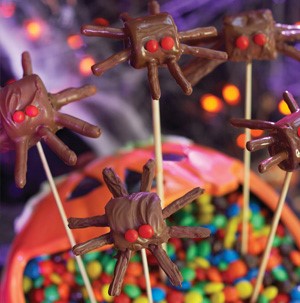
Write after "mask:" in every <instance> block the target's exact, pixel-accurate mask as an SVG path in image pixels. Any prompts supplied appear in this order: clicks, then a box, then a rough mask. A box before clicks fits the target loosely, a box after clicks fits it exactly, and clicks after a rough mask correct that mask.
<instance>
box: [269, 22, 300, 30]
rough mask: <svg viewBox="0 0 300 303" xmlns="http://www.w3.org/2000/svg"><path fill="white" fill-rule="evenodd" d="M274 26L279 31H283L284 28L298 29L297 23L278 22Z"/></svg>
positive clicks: (299, 28) (299, 27)
mask: <svg viewBox="0 0 300 303" xmlns="http://www.w3.org/2000/svg"><path fill="white" fill-rule="evenodd" d="M275 28H276V29H277V30H279V31H284V30H290V31H292V30H300V26H299V25H291V24H280V23H276V24H275Z"/></svg>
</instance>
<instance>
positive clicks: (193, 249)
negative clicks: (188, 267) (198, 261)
mask: <svg viewBox="0 0 300 303" xmlns="http://www.w3.org/2000/svg"><path fill="white" fill-rule="evenodd" d="M197 251H198V250H197V246H196V245H191V246H189V248H188V249H187V252H186V259H187V261H193V260H194V259H195V257H196V256H197Z"/></svg>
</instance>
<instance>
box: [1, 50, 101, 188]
mask: <svg viewBox="0 0 300 303" xmlns="http://www.w3.org/2000/svg"><path fill="white" fill-rule="evenodd" d="M22 66H23V70H24V77H23V78H22V79H21V80H18V81H15V82H13V83H11V84H8V85H7V86H5V87H3V88H2V89H1V90H0V100H1V103H0V121H1V126H0V152H6V151H8V150H12V149H15V150H16V163H15V182H16V185H17V186H18V187H24V186H25V184H26V171H27V151H28V149H29V148H30V147H32V146H33V145H35V144H36V143H37V142H39V141H40V140H41V139H43V140H44V142H45V143H46V144H47V145H48V146H49V147H50V148H51V149H52V150H53V151H54V152H55V153H56V154H57V155H58V156H59V157H60V158H61V159H62V160H63V161H64V162H65V163H66V164H69V165H74V164H76V161H77V156H76V155H75V153H74V152H73V151H72V150H70V149H69V148H68V147H67V146H66V145H65V144H64V143H63V142H62V141H60V140H59V139H58V138H57V137H56V136H55V133H56V132H57V131H58V130H59V129H61V128H63V127H67V128H69V129H71V130H73V131H75V132H77V133H79V134H82V135H84V136H88V137H93V138H96V137H99V135H100V130H99V128H98V127H96V126H93V125H91V124H89V123H87V122H85V121H83V120H80V119H78V118H75V117H73V116H70V115H67V114H62V113H59V112H58V110H59V109H60V108H61V107H62V106H64V105H66V104H68V103H70V102H74V101H77V100H80V99H82V98H85V97H88V96H91V95H93V94H94V93H95V92H96V88H95V87H94V86H92V85H86V86H83V87H81V88H68V89H66V90H64V91H62V92H59V93H56V94H51V93H48V92H47V90H46V88H45V85H44V83H43V82H42V80H41V79H40V77H39V76H37V75H35V74H32V66H31V60H30V56H29V53H27V52H24V53H23V54H22Z"/></svg>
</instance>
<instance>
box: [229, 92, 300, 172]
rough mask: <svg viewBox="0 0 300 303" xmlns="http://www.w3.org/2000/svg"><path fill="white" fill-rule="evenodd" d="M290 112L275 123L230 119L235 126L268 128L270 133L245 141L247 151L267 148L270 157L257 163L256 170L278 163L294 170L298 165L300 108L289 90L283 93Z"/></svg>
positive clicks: (299, 157) (282, 166) (267, 168)
mask: <svg viewBox="0 0 300 303" xmlns="http://www.w3.org/2000/svg"><path fill="white" fill-rule="evenodd" d="M283 99H284V101H285V102H286V103H287V105H288V107H289V109H290V111H291V114H290V115H287V116H285V117H284V118H282V119H280V120H279V121H277V122H276V123H274V122H270V121H261V120H247V119H232V120H231V124H232V125H234V126H237V127H247V128H251V129H261V130H268V131H269V132H270V135H269V136H267V137H263V138H260V139H256V140H252V141H249V142H247V145H246V147H247V149H248V150H249V151H257V150H260V149H263V148H265V147H267V148H268V151H269V154H270V156H271V157H270V158H268V159H266V160H264V161H262V162H261V163H260V164H259V167H258V170H259V172H261V173H263V172H265V171H267V170H269V169H270V168H271V167H273V166H275V165H278V166H279V167H280V168H281V169H283V170H285V171H289V172H291V171H294V170H296V169H298V168H299V165H300V110H299V106H298V104H297V102H296V101H295V99H294V98H293V96H292V95H291V94H290V93H289V92H287V91H286V92H285V93H284V94H283Z"/></svg>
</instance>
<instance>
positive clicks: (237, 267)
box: [227, 260, 248, 280]
mask: <svg viewBox="0 0 300 303" xmlns="http://www.w3.org/2000/svg"><path fill="white" fill-rule="evenodd" d="M227 270H228V271H230V272H231V274H232V275H233V277H234V280H235V279H238V278H241V277H244V276H245V275H246V274H247V272H248V269H247V265H246V264H245V262H244V261H242V260H236V261H234V262H232V263H230V264H229V266H228V269H227Z"/></svg>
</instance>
